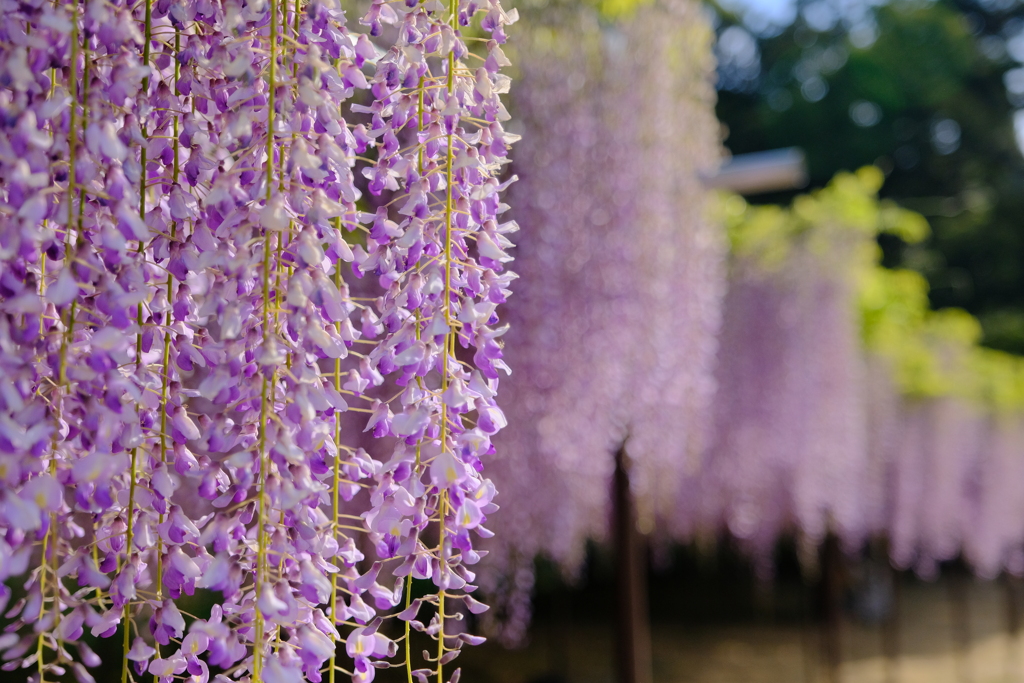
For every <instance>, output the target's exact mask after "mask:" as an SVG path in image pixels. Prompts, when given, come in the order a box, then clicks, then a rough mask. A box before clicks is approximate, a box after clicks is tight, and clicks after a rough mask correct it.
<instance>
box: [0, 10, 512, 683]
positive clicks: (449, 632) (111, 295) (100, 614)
mask: <svg viewBox="0 0 1024 683" xmlns="http://www.w3.org/2000/svg"><path fill="white" fill-rule="evenodd" d="M0 13H2V14H3V16H4V21H3V23H2V26H0V178H2V180H3V182H2V186H0V377H2V378H3V379H2V381H0V580H2V581H3V582H4V583H3V584H0V610H4V609H6V610H7V611H6V617H7V618H8V619H10V620H12V621H11V623H9V624H8V625H7V627H6V628H5V630H4V633H3V635H0V652H2V656H3V660H4V664H3V669H4V670H5V671H13V670H15V669H18V668H22V669H32V670H33V679H34V680H37V681H39V682H40V683H41V682H42V681H45V680H52V679H54V678H56V677H58V676H61V675H63V674H64V673H66V672H68V671H69V670H70V671H71V672H72V673H73V674H74V675H75V676H76V678H77V679H78V680H79V681H91V680H93V679H92V675H91V674H90V673H89V668H92V667H96V666H98V665H99V664H100V661H99V658H98V657H97V656H96V654H95V653H94V652H93V651H92V650H91V649H90V648H89V646H88V645H87V644H86V642H85V641H84V640H83V635H84V634H85V633H86V632H89V633H90V634H91V635H92V636H95V637H102V638H106V637H113V636H115V635H120V638H121V641H122V643H123V657H122V662H121V681H122V683H127V681H130V680H140V677H142V676H144V675H151V676H152V677H153V678H154V680H157V681H161V682H167V681H171V680H174V679H176V678H181V677H184V676H188V677H189V680H192V681H197V682H205V681H207V680H210V679H211V677H212V678H214V679H215V680H224V681H226V680H229V679H235V680H243V681H250V680H252V681H266V682H267V683H282V682H285V681H289V682H291V681H296V680H301V679H305V680H310V681H314V682H318V681H321V680H323V679H324V678H325V677H326V679H327V680H329V681H331V682H332V683H333V681H335V680H336V677H337V676H338V675H339V674H341V675H348V676H351V677H352V679H353V680H355V681H370V680H372V679H373V677H374V673H375V671H376V669H377V668H381V667H385V668H386V667H389V666H400V667H404V668H405V669H406V671H407V674H408V679H409V681H410V683H411V681H412V680H413V679H414V678H415V679H416V680H418V681H420V682H421V683H423V682H425V681H427V680H428V679H430V678H431V677H436V680H438V681H443V680H445V674H446V669H445V667H446V665H448V664H449V663H450V662H451V661H452V660H453V659H455V657H457V656H458V654H459V648H460V647H461V646H462V645H463V644H464V643H469V644H475V643H478V642H480V641H481V640H482V639H481V638H479V637H477V636H473V635H470V634H469V633H468V632H465V629H464V628H463V627H461V626H460V627H459V628H455V624H456V622H457V621H460V620H462V619H463V616H464V615H465V614H469V613H479V612H481V611H482V610H484V609H486V606H485V605H483V604H482V603H480V602H478V601H477V600H475V599H474V598H473V597H472V596H471V593H472V592H473V591H474V590H475V586H474V585H473V583H472V582H473V581H474V572H473V571H472V570H471V567H472V565H474V564H475V563H476V562H477V561H479V559H480V558H481V556H482V555H483V554H484V553H483V552H482V551H475V550H474V549H473V536H474V535H485V536H486V535H489V534H490V532H488V531H487V530H486V528H485V527H484V526H482V524H483V523H484V522H485V521H486V516H487V515H489V514H491V513H492V512H493V511H494V510H496V509H497V508H496V506H495V505H494V503H492V498H493V496H494V494H495V489H494V486H493V485H492V484H491V483H490V481H489V480H487V479H486V478H484V476H483V474H482V470H483V465H482V462H483V460H484V459H486V457H487V456H488V455H490V454H491V453H492V452H493V447H492V445H491V437H492V436H493V435H494V434H495V433H496V432H497V431H499V430H500V429H501V428H502V427H503V426H504V424H505V419H504V416H503V414H502V412H501V409H500V408H498V406H497V405H496V403H495V395H496V392H497V388H498V381H499V376H500V375H501V373H502V372H503V371H507V367H506V366H505V364H504V362H503V361H502V342H501V336H502V334H503V332H504V328H503V327H501V326H499V321H498V319H497V316H496V315H495V309H496V307H497V306H498V305H499V304H501V303H502V302H504V301H505V299H506V297H507V296H508V294H509V286H510V283H511V281H512V280H513V279H514V277H515V275H514V274H513V273H511V272H510V271H508V270H506V269H505V264H506V263H507V262H508V261H510V260H511V258H510V257H509V256H508V255H507V254H506V252H505V248H506V247H507V246H509V244H510V243H509V241H508V238H507V235H508V234H509V233H511V232H513V231H514V230H516V229H517V226H516V224H515V223H514V222H512V221H503V220H502V218H501V214H502V213H503V212H504V211H505V210H506V208H507V207H506V206H505V205H504V204H502V203H501V199H500V197H501V192H502V191H503V190H504V189H505V187H506V186H507V185H508V183H509V182H511V180H512V179H510V178H503V177H501V173H502V169H503V166H504V165H505V163H506V162H507V154H508V150H509V145H510V144H511V143H512V142H514V140H515V136H513V135H511V134H510V133H507V132H505V130H504V128H503V126H504V122H505V121H507V119H508V118H509V117H508V114H507V112H506V111H505V108H504V106H503V104H502V102H501V99H500V97H501V95H502V94H503V93H505V92H507V90H508V86H509V79H508V77H507V76H505V75H503V74H502V73H501V69H502V68H503V67H505V66H508V64H509V62H508V60H507V58H506V57H505V55H504V53H503V51H502V47H501V46H502V44H503V43H504V42H505V40H506V34H505V27H506V26H507V25H509V24H512V23H514V21H515V20H516V14H515V11H514V10H513V11H509V12H506V11H505V10H504V9H503V8H502V7H501V5H500V4H499V2H498V0H486V2H477V1H476V0H451V2H450V3H444V2H441V0H427V1H425V2H417V1H416V0H404V1H403V2H384V1H381V0H375V1H374V2H373V3H372V4H370V5H369V7H368V8H367V9H366V12H365V14H364V15H363V16H362V18H360V19H359V20H358V22H357V23H356V22H350V21H348V20H347V19H346V15H345V12H344V11H343V9H342V8H341V7H340V6H338V5H337V4H336V3H335V2H334V1H333V0H312V1H310V2H302V3H300V2H298V0H295V2H294V3H289V2H287V0H248V1H244V0H187V1H175V2H169V1H167V0H142V1H140V2H137V3H133V4H130V3H125V2H121V1H120V0H113V1H108V0H84V1H80V0H70V1H69V2H56V3H51V2H45V1H35V0H30V1H29V2H11V1H4V2H0ZM477 15H480V17H478V20H477V21H474V17H477ZM353 292H355V293H353ZM364 432H365V433H366V434H364ZM370 434H372V438H373V439H374V440H378V441H379V442H380V443H381V444H383V445H384V447H383V448H384V450H383V451H381V449H380V448H375V449H373V450H375V452H378V453H379V452H384V453H385V457H381V458H379V459H375V458H373V457H371V456H370V455H369V454H368V452H367V450H366V449H364V448H363V447H362V446H363V445H366V444H367V441H366V439H367V438H368V437H369V435H370ZM386 577H389V578H386ZM417 580H419V583H416V581H417ZM428 585H429V586H432V589H425V588H424V586H428ZM414 586H415V587H416V595H417V596H418V597H415V599H414V597H413V596H414ZM12 589H13V590H12ZM196 589H205V590H208V591H214V592H216V593H218V594H219V598H218V601H217V603H216V604H214V605H213V607H212V609H211V612H210V614H209V615H208V616H206V615H202V616H200V615H193V614H186V613H185V612H184V611H183V610H182V609H180V608H179V604H180V599H181V598H182V597H183V596H189V595H192V594H194V592H195V591H196ZM14 591H17V593H18V594H19V596H20V599H18V600H16V602H15V603H14V604H13V605H11V606H10V609H7V608H8V604H7V603H8V602H9V601H10V599H11V597H12V595H14ZM424 622H426V623H424ZM419 632H422V633H423V634H425V635H424V636H417V635H416V633H419ZM417 637H429V638H432V639H433V640H434V641H435V642H436V646H435V647H434V648H433V650H432V651H424V653H423V656H422V662H420V664H419V665H418V664H417V657H416V655H415V654H414V652H413V649H412V647H411V644H410V643H411V641H413V640H414V638H417ZM425 642H426V641H425ZM342 652H344V653H345V654H344V655H342V654H341V653H342ZM457 678H458V670H455V671H454V672H452V673H450V674H449V679H450V680H452V681H455V680H456V679H457Z"/></svg>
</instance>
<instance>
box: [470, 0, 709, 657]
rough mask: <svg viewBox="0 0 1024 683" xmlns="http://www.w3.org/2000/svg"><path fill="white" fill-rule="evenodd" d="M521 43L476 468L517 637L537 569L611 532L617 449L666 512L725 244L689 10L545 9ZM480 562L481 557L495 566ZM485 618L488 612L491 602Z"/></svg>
mask: <svg viewBox="0 0 1024 683" xmlns="http://www.w3.org/2000/svg"><path fill="white" fill-rule="evenodd" d="M530 19H531V21H530V28H529V29H528V30H524V31H523V33H524V35H523V37H521V38H520V40H519V41H518V43H519V45H520V46H521V47H520V53H521V54H520V56H519V57H518V58H517V59H516V63H517V65H518V66H519V67H520V69H521V71H522V74H523V77H522V83H521V84H520V85H519V86H518V87H517V88H516V90H515V92H514V93H513V97H512V111H513V114H514V117H515V120H516V121H517V123H518V124H519V125H520V126H521V128H522V132H523V141H522V142H521V143H519V145H518V146H517V148H516V161H515V170H516V172H517V173H518V174H519V175H520V176H521V180H520V181H519V182H518V183H516V185H514V186H513V187H512V188H511V189H510V194H511V196H512V197H513V200H512V202H511V203H512V205H513V207H514V208H513V211H514V212H515V215H516V216H517V219H518V220H519V221H520V222H521V223H523V224H524V225H529V226H530V231H529V234H528V235H527V236H524V238H523V239H522V240H521V241H520V242H519V243H517V245H516V250H515V252H514V254H515V256H516V269H517V271H518V272H519V273H520V274H521V275H522V276H523V279H522V283H521V285H520V286H518V287H517V293H516V296H515V298H514V299H513V300H512V301H510V302H509V304H508V306H507V319H508V320H509V321H510V323H511V329H510V331H509V334H508V340H509V344H508V347H509V351H508V357H509V362H510V364H511V365H512V366H513V367H514V368H515V369H516V373H515V374H514V375H513V376H512V377H510V378H509V380H508V381H507V382H506V383H505V384H504V385H503V391H504V394H503V395H504V396H505V397H506V402H505V405H506V411H507V413H508V421H509V425H510V427H509V429H508V430H506V431H504V432H502V433H501V434H500V435H499V437H498V440H497V443H498V455H497V458H496V460H495V462H494V465H493V469H492V470H491V475H492V477H493V478H494V481H495V484H496V486H497V487H498V489H499V490H500V491H501V492H502V495H503V496H507V500H509V501H515V504H508V505H505V506H504V507H503V510H502V514H501V515H500V517H499V518H498V520H496V522H495V524H496V526H495V532H496V534H497V535H496V537H495V538H494V539H493V541H490V542H489V544H488V546H487V547H488V548H489V549H490V550H491V551H492V553H493V554H494V555H497V556H498V557H500V558H501V561H493V562H490V563H489V565H488V568H487V571H486V572H485V575H484V577H483V579H484V580H485V581H486V582H487V583H486V587H487V588H488V591H489V593H490V594H493V595H495V602H498V603H501V604H502V608H503V609H502V610H500V611H501V612H503V614H502V615H499V616H501V617H503V619H502V622H503V623H502V624H501V632H502V634H503V635H504V636H505V637H506V638H507V639H509V640H513V641H515V640H518V639H519V638H520V637H521V636H522V635H523V630H524V628H525V625H526V621H527V619H528V617H529V595H530V590H531V588H532V584H533V573H532V572H533V558H534V557H535V556H536V555H538V554H545V555H547V556H549V557H550V558H552V559H554V560H555V561H556V562H558V563H559V564H560V565H561V566H562V567H563V568H565V570H566V571H567V572H568V573H570V574H572V573H574V572H575V571H576V570H577V569H578V567H579V566H580V562H581V560H582V558H583V553H584V549H585V541H586V539H587V538H604V537H605V536H606V535H607V530H608V520H609V514H610V502H611V480H612V474H613V471H614V468H615V461H614V453H615V451H616V450H617V449H618V448H619V447H620V446H621V445H622V444H623V442H625V444H626V450H627V451H628V453H629V455H630V458H631V462H632V467H631V475H632V482H633V485H634V491H635V494H636V498H637V500H638V501H642V507H641V511H640V512H641V519H642V523H643V524H644V525H645V526H646V527H647V528H650V527H651V526H652V525H653V524H654V522H655V520H659V519H660V520H664V519H665V518H666V517H670V516H671V515H673V514H674V508H673V505H674V501H675V493H676V491H675V488H676V486H675V485H676V481H677V479H678V477H677V475H676V474H675V473H676V472H678V471H680V470H682V469H685V467H686V463H687V462H688V461H690V460H692V459H693V458H694V457H695V456H696V455H697V454H698V453H699V448H700V443H701V441H702V432H703V430H704V425H705V424H706V422H707V419H706V413H707V411H708V409H709V405H710V400H711V395H712V393H713V386H714V385H713V382H712V371H713V361H714V352H715V344H716V334H717V329H718V321H719V309H720V301H721V296H722V293H723V290H724V281H725V272H724V268H723V266H724V255H725V254H724V252H725V249H724V241H725V240H724V234H723V231H722V226H721V224H720V223H717V222H714V221H712V220H710V216H709V215H707V208H708V199H709V193H708V191H707V190H706V189H705V187H704V185H703V183H702V181H701V176H702V175H707V174H710V173H711V172H713V170H714V168H715V165H716V164H717V161H718V156H719V150H718V147H717V134H716V132H715V131H716V129H717V123H716V120H715V117H714V111H713V109H714V107H713V101H714V91H713V88H712V86H711V83H710V67H711V64H710V41H711V32H710V30H709V28H708V26H707V23H706V20H705V19H704V17H703V16H702V15H701V13H700V10H699V7H698V6H697V5H695V4H693V3H689V2H680V3H657V4H653V5H650V6H644V7H640V8H637V9H636V10H635V14H633V15H631V16H629V17H626V18H620V19H615V20H614V21H608V20H607V19H608V18H607V17H604V18H602V17H599V16H598V13H597V11H596V10H595V9H594V8H593V7H591V6H588V5H585V4H582V5H581V4H567V3H548V4H547V5H545V7H544V9H543V11H541V12H538V13H536V15H531V17H530ZM492 557H493V556H492ZM495 611H496V612H498V611H499V610H495Z"/></svg>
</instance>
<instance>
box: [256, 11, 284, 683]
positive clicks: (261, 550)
mask: <svg viewBox="0 0 1024 683" xmlns="http://www.w3.org/2000/svg"><path fill="white" fill-rule="evenodd" d="M277 11H278V6H277V0H270V65H269V67H270V68H269V73H268V79H267V89H268V91H269V92H268V97H267V181H266V185H267V194H266V201H267V204H269V203H270V199H271V196H272V192H273V180H274V106H275V103H274V95H275V90H276V88H277V83H276V80H277ZM263 234H264V239H263V341H264V343H266V342H267V341H268V340H269V339H270V321H269V310H270V266H271V261H270V250H271V245H270V232H269V231H268V230H267V229H266V228H264V229H263ZM275 374H276V370H274V371H271V377H273V375H275ZM262 385H263V386H262V389H261V392H260V451H259V457H260V471H259V482H258V484H257V486H258V487H259V513H258V515H257V519H256V578H255V582H256V603H257V606H256V618H255V622H256V624H255V630H256V634H255V640H254V642H253V670H252V674H253V678H254V679H255V680H260V679H261V678H262V674H263V636H264V628H265V625H264V623H263V614H262V613H261V612H260V608H259V599H260V594H261V591H262V590H263V582H264V581H265V580H266V566H265V565H266V560H267V543H266V538H265V532H264V528H263V527H264V524H265V522H266V518H267V517H266V515H267V509H266V508H267V502H266V490H265V489H266V482H267V468H268V467H269V458H268V457H267V414H268V412H269V406H268V405H267V398H268V395H269V392H268V378H267V376H266V374H264V375H263V382H262Z"/></svg>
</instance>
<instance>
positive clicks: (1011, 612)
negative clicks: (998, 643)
mask: <svg viewBox="0 0 1024 683" xmlns="http://www.w3.org/2000/svg"><path fill="white" fill-rule="evenodd" d="M1003 587H1004V588H1005V590H1006V680H1007V683H1020V680H1021V670H1020V579H1019V578H1017V577H1015V576H1013V575H1011V574H1003Z"/></svg>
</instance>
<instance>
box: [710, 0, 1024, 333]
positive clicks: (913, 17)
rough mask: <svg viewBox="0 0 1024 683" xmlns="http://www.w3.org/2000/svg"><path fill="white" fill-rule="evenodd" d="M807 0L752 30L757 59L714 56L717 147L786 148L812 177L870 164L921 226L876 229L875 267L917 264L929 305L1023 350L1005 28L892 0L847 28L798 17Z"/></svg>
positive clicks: (1022, 196) (1016, 160)
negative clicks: (720, 135) (916, 231)
mask: <svg viewBox="0 0 1024 683" xmlns="http://www.w3.org/2000/svg"><path fill="white" fill-rule="evenodd" d="M817 4H818V5H821V3H820V2H819V3H817ZM811 9H813V8H811V7H810V6H809V5H804V6H803V11H802V12H801V13H800V16H799V17H798V18H797V20H796V22H795V23H794V24H793V25H791V26H789V27H788V28H786V29H785V30H783V31H782V32H781V33H779V34H778V35H774V36H761V37H759V38H757V47H758V53H759V64H758V63H755V64H754V65H753V66H752V65H751V64H750V63H749V60H748V59H745V58H744V59H739V60H738V62H737V60H733V61H732V62H730V59H729V55H722V56H720V58H722V68H723V72H722V73H721V76H722V80H721V85H722V86H723V89H722V90H721V92H720V93H719V106H718V114H719V117H720V119H721V120H722V121H723V122H724V123H725V124H726V126H727V127H728V138H727V140H726V145H727V146H728V147H729V148H730V149H731V150H732V152H733V153H744V152H753V151H759V150H764V149H772V148H776V147H786V146H799V147H801V148H803V149H804V150H805V152H806V153H807V158H808V165H809V171H810V177H811V184H812V186H817V187H820V186H822V185H824V184H825V183H826V182H827V181H828V179H829V178H831V177H832V176H833V175H834V174H835V173H836V172H837V171H840V170H844V169H854V168H858V167H859V166H861V165H863V164H876V165H877V166H879V167H880V168H882V169H883V170H884V171H885V172H886V174H887V179H886V182H885V184H884V187H883V189H882V196H883V197H887V198H891V199H894V200H896V201H898V202H899V203H900V204H902V205H903V206H905V207H907V208H910V209H913V210H915V211H918V212H920V213H921V214H923V215H924V216H925V217H926V218H927V219H928V221H929V222H930V224H931V226H932V234H931V236H930V237H929V238H928V239H926V240H924V241H923V242H921V243H919V244H914V245H911V244H908V243H907V242H906V241H904V240H901V239H897V238H894V237H883V238H881V240H880V241H881V244H882V246H883V247H884V250H885V260H884V262H885V264H886V265H888V266H893V267H895V266H903V267H909V268H913V269H915V270H917V271H918V272H920V273H921V274H922V275H924V276H925V278H927V282H928V284H929V285H930V294H929V298H930V301H931V304H932V306H933V307H934V308H946V307H962V308H964V309H966V310H968V311H970V312H971V313H972V314H974V315H976V316H977V317H978V318H979V319H980V321H981V325H982V328H983V331H984V332H983V340H984V343H986V344H987V345H989V346H993V347H997V348H1002V349H1006V350H1013V351H1015V352H1024V157H1022V155H1021V153H1020V150H1019V149H1018V147H1017V145H1016V142H1015V137H1014V129H1013V113H1014V106H1013V105H1012V104H1011V102H1010V99H1008V96H1007V89H1006V87H1005V86H1004V75H1005V74H1006V73H1007V71H1009V70H1010V69H1011V68H1012V67H1014V66H1017V65H1016V64H1015V63H1013V61H1012V60H1011V59H1010V58H1009V56H1008V55H1007V51H1006V49H1005V48H1006V42H1005V41H1004V40H1003V38H1002V37H1001V36H1000V34H998V31H1000V30H1003V34H1006V33H1010V34H1011V35H1013V33H1012V31H1014V30H1018V29H1017V28H1016V25H1015V24H1013V22H1010V23H1009V24H1007V22H1006V21H1004V19H1005V16H1004V15H1002V14H999V13H998V12H996V11H994V10H993V11H989V10H985V9H984V8H981V7H979V6H967V5H960V6H957V5H954V4H953V3H952V0H940V1H939V2H935V3H926V2H911V1H907V0H898V1H897V2H893V3H891V4H888V5H884V6H882V7H879V8H877V9H875V10H873V11H871V12H870V13H869V14H867V15H866V16H865V17H862V18H860V19H859V20H858V21H859V22H860V23H859V24H854V25H853V26H851V25H850V22H845V23H844V21H843V20H842V18H841V17H839V16H838V15H835V17H833V18H834V19H839V20H838V21H834V22H832V23H833V25H832V27H831V28H829V27H828V26H827V25H823V23H822V21H821V20H820V18H819V19H818V20H817V21H816V22H815V21H810V22H809V21H808V17H810V18H811V19H813V18H814V17H813V13H812V12H810V11H809V10H811ZM725 16H727V15H725ZM1014 21H1016V20H1014ZM827 23H828V22H826V24H827ZM1018 23H1019V22H1018ZM812 24H814V25H816V26H817V28H818V30H814V28H812ZM733 25H735V19H733V20H732V21H730V20H729V19H728V18H727V19H726V20H725V21H723V23H722V25H721V26H720V27H719V33H720V35H724V32H725V31H727V30H729V29H730V27H731V26H733ZM865 27H867V28H865ZM870 27H874V40H873V41H872V40H870V38H868V39H865V35H864V34H865V33H866V32H870ZM736 30H739V29H736ZM733 38H735V31H734V35H733ZM733 42H734V43H735V42H736V41H735V40H734V41H733ZM740 42H742V41H740ZM719 49H720V51H721V50H722V45H721V44H720V48H719ZM723 57H724V58H723ZM758 66H759V68H758ZM730 69H731V71H730ZM743 69H746V73H742V71H743ZM1022 73H1024V72H1022ZM1022 104H1024V103H1022ZM788 198H789V197H787V196H784V195H775V196H768V197H763V198H758V199H759V200H766V201H783V200H786V199H788Z"/></svg>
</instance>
